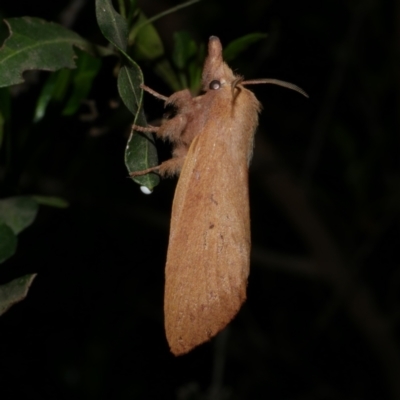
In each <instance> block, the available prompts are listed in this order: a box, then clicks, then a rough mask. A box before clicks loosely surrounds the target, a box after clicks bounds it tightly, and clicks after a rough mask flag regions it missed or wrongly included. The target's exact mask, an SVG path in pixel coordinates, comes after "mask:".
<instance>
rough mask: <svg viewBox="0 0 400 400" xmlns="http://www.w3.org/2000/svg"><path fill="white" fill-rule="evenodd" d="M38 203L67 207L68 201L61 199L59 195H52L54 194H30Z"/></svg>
mask: <svg viewBox="0 0 400 400" xmlns="http://www.w3.org/2000/svg"><path fill="white" fill-rule="evenodd" d="M32 199H34V200H35V201H36V202H37V203H38V204H41V205H44V206H49V207H55V208H67V207H69V203H68V201H67V200H64V199H62V198H61V197H54V196H38V195H34V196H32Z"/></svg>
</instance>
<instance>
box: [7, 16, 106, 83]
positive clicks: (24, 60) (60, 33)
mask: <svg viewBox="0 0 400 400" xmlns="http://www.w3.org/2000/svg"><path fill="white" fill-rule="evenodd" d="M4 21H5V23H6V24H7V25H8V27H9V30H10V36H9V37H8V38H7V39H6V40H5V42H4V44H3V46H2V47H1V49H0V87H4V86H10V85H15V84H18V83H22V82H23V81H24V79H23V77H22V74H23V72H24V71H27V70H32V69H40V70H46V71H56V70H59V69H61V68H75V62H74V59H75V58H76V56H75V53H74V50H73V46H77V47H79V48H80V49H82V50H85V51H88V52H91V51H95V48H94V46H93V45H92V44H91V43H90V42H88V41H86V40H85V39H83V38H81V37H80V36H79V35H78V34H76V33H75V32H72V31H70V30H68V29H66V28H64V27H62V26H61V25H58V24H55V23H53V22H46V21H44V20H42V19H39V18H33V17H23V18H10V19H8V20H4ZM97 49H100V48H97ZM106 53H107V51H106V52H105V53H103V55H106ZM108 54H110V52H109V51H108Z"/></svg>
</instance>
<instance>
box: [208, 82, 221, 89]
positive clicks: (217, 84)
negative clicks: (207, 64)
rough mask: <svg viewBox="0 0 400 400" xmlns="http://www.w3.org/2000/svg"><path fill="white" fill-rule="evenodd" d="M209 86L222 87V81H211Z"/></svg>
mask: <svg viewBox="0 0 400 400" xmlns="http://www.w3.org/2000/svg"><path fill="white" fill-rule="evenodd" d="M209 88H210V89H211V90H218V89H220V88H221V82H220V81H211V82H210V86H209Z"/></svg>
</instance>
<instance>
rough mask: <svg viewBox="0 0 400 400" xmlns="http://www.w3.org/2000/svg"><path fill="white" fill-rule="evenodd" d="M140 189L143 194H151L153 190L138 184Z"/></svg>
mask: <svg viewBox="0 0 400 400" xmlns="http://www.w3.org/2000/svg"><path fill="white" fill-rule="evenodd" d="M140 190H141V191H142V193H144V194H152V193H153V191H152V190H151V189H149V188H148V187H147V186H140Z"/></svg>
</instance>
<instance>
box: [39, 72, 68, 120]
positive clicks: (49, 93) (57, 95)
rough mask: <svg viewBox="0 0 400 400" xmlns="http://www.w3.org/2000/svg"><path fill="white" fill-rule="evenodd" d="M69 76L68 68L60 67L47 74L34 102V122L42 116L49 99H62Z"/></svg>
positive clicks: (65, 92)
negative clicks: (58, 69) (60, 68)
mask: <svg viewBox="0 0 400 400" xmlns="http://www.w3.org/2000/svg"><path fill="white" fill-rule="evenodd" d="M71 77H72V74H71V70H69V69H62V70H60V71H57V72H55V73H53V74H51V75H49V77H48V78H47V80H46V82H45V84H44V85H43V88H42V91H41V92H40V95H39V97H38V100H37V102H36V108H35V112H34V117H33V121H34V122H38V121H40V120H41V119H42V118H43V117H44V115H45V113H46V110H47V107H48V105H49V103H50V102H51V101H62V100H63V99H64V97H65V96H66V94H67V90H68V87H69V85H70V82H71Z"/></svg>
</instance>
